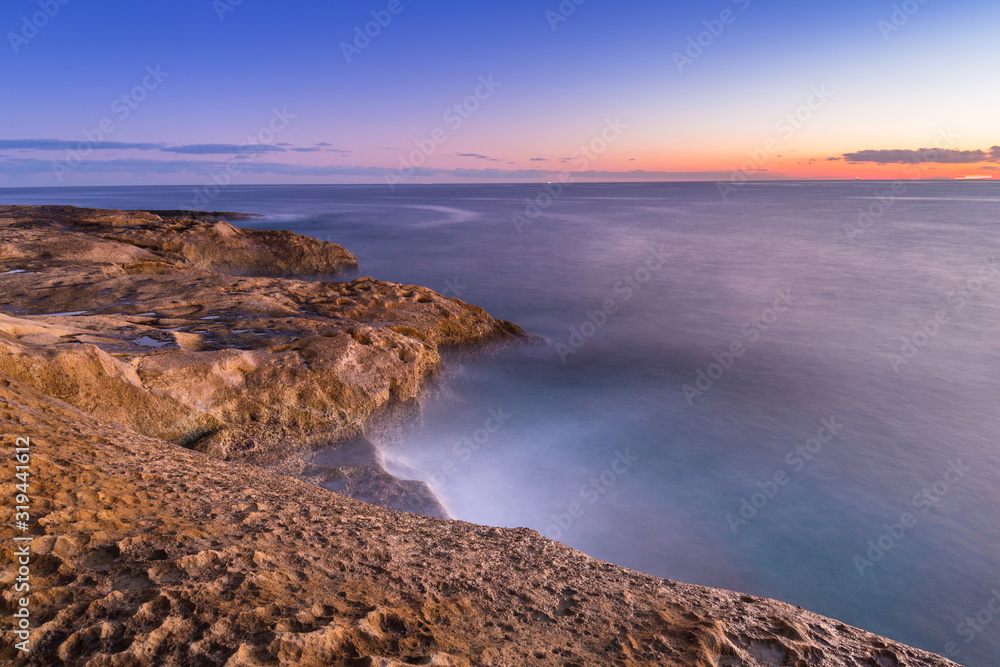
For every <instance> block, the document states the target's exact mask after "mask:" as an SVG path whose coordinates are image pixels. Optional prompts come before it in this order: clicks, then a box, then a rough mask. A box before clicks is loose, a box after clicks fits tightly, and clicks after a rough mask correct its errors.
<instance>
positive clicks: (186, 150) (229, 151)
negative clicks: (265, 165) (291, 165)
mask: <svg viewBox="0 0 1000 667" xmlns="http://www.w3.org/2000/svg"><path fill="white" fill-rule="evenodd" d="M251 149H252V150H253V151H255V152H257V153H284V152H285V150H286V149H284V148H282V147H281V146H272V145H270V144H253V145H252V146H251V145H242V146H240V145H237V144H191V145H188V146H168V147H166V148H163V149H161V150H163V152H165V153H183V154H185V155H237V154H239V153H243V152H247V151H248V150H251ZM292 150H299V149H297V148H293V149H292Z"/></svg>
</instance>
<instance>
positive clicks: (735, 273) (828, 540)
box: [0, 181, 1000, 667]
mask: <svg viewBox="0 0 1000 667" xmlns="http://www.w3.org/2000/svg"><path fill="white" fill-rule="evenodd" d="M892 187H893V184H892V183H889V182H856V183H753V184H747V185H745V186H743V187H741V188H739V189H738V190H737V191H736V192H733V193H731V194H730V195H729V197H728V201H724V200H723V199H722V198H721V197H720V196H719V193H718V191H717V189H716V187H715V185H714V184H710V183H706V184H692V183H687V184H680V183H677V184H670V183H666V184H593V185H585V184H575V185H568V186H564V188H563V189H562V192H558V191H557V190H555V189H553V191H554V192H556V193H557V194H558V196H556V197H555V198H552V199H550V198H549V197H548V196H547V194H546V189H545V187H544V185H543V184H537V185H421V186H418V185H408V186H400V187H397V189H396V190H395V192H393V191H390V190H389V188H388V187H386V186H274V187H272V186H258V187H249V186H248V187H229V188H226V189H224V190H223V191H222V192H221V194H220V195H219V196H218V197H217V198H216V199H214V200H213V201H212V202H211V204H210V208H211V209H215V210H237V211H248V212H257V213H263V214H265V215H266V216H267V217H266V218H264V219H262V220H257V221H252V222H244V223H240V224H243V225H245V226H258V227H267V228H287V229H293V230H295V231H297V232H300V233H303V234H307V235H310V236H314V237H316V238H320V239H325V240H331V241H336V242H337V243H341V244H342V245H344V246H346V247H347V248H349V249H350V250H351V251H353V252H354V253H355V254H357V255H358V257H359V260H360V264H361V274H362V275H372V276H375V277H376V278H379V279H383V280H390V281H398V282H403V283H410V284H420V285H426V286H428V287H431V288H433V289H435V290H437V291H439V292H441V293H443V294H445V295H446V296H456V297H460V298H461V299H463V300H465V301H468V302H471V303H475V304H477V305H480V306H482V307H484V308H486V309H487V310H488V311H489V312H490V313H491V314H492V315H494V316H495V317H498V318H502V319H507V320H510V321H512V322H515V323H517V324H519V325H520V326H522V327H523V328H524V329H526V330H528V331H529V332H531V333H534V334H538V335H541V336H544V337H546V338H548V339H549V340H550V341H551V344H550V345H548V346H533V347H525V348H518V349H511V350H507V351H505V352H503V353H501V354H499V355H498V356H494V357H486V358H479V359H475V360H467V361H464V362H461V363H455V364H453V365H452V366H451V367H450V369H449V371H448V373H446V374H445V375H444V376H443V382H442V383H441V385H440V386H439V387H437V388H436V389H435V390H434V391H433V392H432V393H431V394H430V396H429V398H428V400H427V402H426V406H425V413H424V418H423V423H422V425H421V426H420V427H418V428H417V429H416V430H415V431H413V432H410V433H407V434H406V435H405V437H404V438H403V441H402V442H400V443H398V444H396V445H395V446H394V447H393V449H392V451H391V452H389V456H390V459H391V466H392V470H393V471H394V472H397V473H399V474H401V475H406V476H410V477H412V478H419V479H424V480H426V481H428V482H429V483H431V484H432V486H433V487H434V490H435V492H436V493H437V494H438V495H439V497H440V498H441V500H442V502H443V503H444V504H445V506H446V507H447V508H448V510H449V511H450V513H451V514H452V516H454V517H456V518H459V519H463V520H467V521H473V522H477V523H485V524H491V525H499V526H527V527H530V528H533V529H536V530H538V531H540V532H542V533H543V534H545V535H548V536H549V537H553V538H555V539H558V540H560V541H562V542H565V543H566V544H568V545H571V546H573V547H576V548H579V549H581V550H583V551H585V552H586V553H588V554H591V555H593V556H595V557H598V558H601V559H605V560H609V561H611V562H614V563H617V564H620V565H624V566H627V567H630V568H634V569H637V570H641V571H644V572H648V573H651V574H655V575H659V576H663V577H668V578H671V579H677V580H682V581H686V582H690V583H698V584H706V585H711V586H718V587H724V588H730V589H736V590H740V591H744V592H749V593H753V594H756V595H761V596H767V597H773V598H777V599H780V600H784V601H787V602H790V603H792V604H795V605H801V606H803V607H805V608H807V609H810V610H813V611H816V612H819V613H822V614H825V615H829V616H833V617H835V618H838V619H840V620H842V621H844V622H846V623H849V624H852V625H857V626H860V627H863V628H865V629H867V630H871V631H874V632H877V633H880V634H884V635H887V636H889V637H891V638H893V639H897V640H900V641H903V642H906V643H910V644H913V645H916V646H919V647H921V648H925V649H929V650H932V651H935V652H938V653H942V654H947V655H949V657H952V658H953V659H955V660H956V661H957V662H960V663H962V664H966V665H969V666H977V667H978V666H983V667H986V666H989V665H995V664H997V662H996V656H998V655H1000V614H994V613H993V612H992V611H990V610H989V609H990V605H992V607H993V608H994V609H997V608H1000V518H998V517H1000V512H998V507H997V505H998V502H997V501H998V498H1000V448H998V435H1000V404H998V401H1000V373H998V370H1000V344H998V339H1000V336H998V334H1000V263H998V261H997V259H996V254H997V252H998V245H1000V242H998V235H997V232H998V224H1000V184H996V183H989V182H951V181H922V182H906V183H905V184H896V186H895V187H896V192H895V193H893V192H892V189H891V188H892ZM192 196H193V189H192V188H180V187H177V188H170V187H148V188H65V189H45V190H28V189H21V190H18V189H4V190H0V201H2V202H3V203H49V202H58V203H67V204H76V205H84V206H99V207H110V208H177V207H180V206H182V204H183V202H190V201H191V199H192ZM526 199H530V200H532V201H536V202H540V203H541V204H543V206H541V207H539V208H538V209H537V210H536V209H532V208H530V207H529V206H528V203H527V202H526ZM862 212H868V213H870V214H871V217H867V218H866V217H861V218H860V220H859V214H860V213H862ZM512 216H514V218H515V219H514V220H512ZM516 216H521V217H520V218H517V217H516ZM970 621H971V623H970ZM956 651H960V652H959V653H956Z"/></svg>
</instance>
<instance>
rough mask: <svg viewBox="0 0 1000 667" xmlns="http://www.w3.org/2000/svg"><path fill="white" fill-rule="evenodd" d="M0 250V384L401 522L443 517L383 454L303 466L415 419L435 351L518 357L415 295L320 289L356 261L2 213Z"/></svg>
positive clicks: (185, 227) (490, 325) (60, 215)
mask: <svg viewBox="0 0 1000 667" xmlns="http://www.w3.org/2000/svg"><path fill="white" fill-rule="evenodd" d="M0 235H2V239H3V242H2V245H0V290H2V294H3V296H2V301H0V313H2V314H0V332H2V334H0V374H4V375H7V376H8V377H10V378H12V379H16V380H20V381H22V382H25V383H27V384H28V385H30V386H32V387H34V388H35V389H37V390H39V391H42V392H44V393H46V394H48V395H50V396H53V397H54V398H58V399H61V400H64V401H66V402H68V403H70V404H71V405H73V406H75V407H77V408H80V409H81V410H84V411H86V412H88V413H90V414H92V415H94V416H95V417H99V418H101V419H108V420H112V421H115V422H117V423H119V424H122V425H123V426H126V427H128V428H131V429H133V430H135V431H137V432H139V433H142V434H144V435H149V436H152V437H156V438H162V439H164V440H167V441H169V442H172V443H175V444H178V445H181V446H184V447H188V448H191V449H196V450H198V451H200V452H203V453H206V454H209V455H211V456H214V457H217V458H221V459H226V460H239V461H248V462H253V463H256V464H258V465H262V466H268V467H275V468H279V469H280V470H282V471H283V472H287V473H292V474H296V475H298V476H300V477H303V478H307V479H310V480H313V481H314V482H316V483H318V484H324V485H329V486H330V487H331V488H336V489H337V490H338V491H340V492H341V493H345V494H348V495H352V496H353V497H357V498H360V499H363V500H366V501H371V502H378V503H379V504H382V505H385V506H388V507H393V508H396V509H404V510H408V511H421V512H424V513H426V514H430V515H435V516H444V510H443V509H442V508H441V507H440V505H439V504H438V502H437V501H436V500H435V499H434V497H433V495H432V494H431V493H430V492H429V490H428V489H427V488H426V486H425V485H423V484H422V483H419V482H406V481H400V480H396V479H395V478H393V477H391V476H390V475H388V474H386V473H385V472H384V471H383V470H382V469H381V467H380V465H379V460H378V455H377V452H375V453H373V455H372V457H370V459H369V460H363V461H350V460H343V461H342V460H341V459H343V458H344V457H338V456H336V452H332V454H333V455H331V453H330V452H327V456H326V458H325V463H324V464H317V463H316V462H315V460H314V457H313V453H314V452H316V451H317V450H323V449H329V448H331V447H334V446H336V445H340V444H346V443H352V442H357V441H359V440H360V439H363V438H365V437H366V436H370V435H371V434H370V433H369V432H370V431H371V429H372V428H373V427H374V426H378V428H379V430H380V432H381V433H383V434H384V433H385V432H386V427H387V425H389V424H391V423H392V422H393V421H394V420H395V421H399V420H401V419H402V418H405V417H407V416H411V415H412V414H413V412H414V405H415V402H416V401H417V399H418V397H419V395H420V392H421V389H422V388H423V387H424V385H425V384H426V383H427V382H428V380H429V379H430V378H431V377H432V376H433V375H434V373H435V372H436V371H437V370H438V369H439V367H440V366H441V352H442V351H444V350H448V349H459V348H463V347H469V346H483V345H486V344H499V343H502V342H505V341H515V340H519V339H521V340H525V339H527V337H526V336H525V334H524V332H522V331H521V330H520V329H519V328H518V327H516V326H514V325H513V324H510V323H508V322H503V321H499V320H495V319H493V318H492V317H490V316H489V315H488V314H487V313H486V312H485V311H484V310H482V309H481V308H477V307H476V306H471V305H469V304H466V303H463V302H461V301H458V300H457V299H448V298H445V297H443V296H441V295H439V294H436V293H435V292H433V291H431V290H429V289H425V288H422V287H414V286H407V285H398V284H391V283H385V282H381V281H378V280H374V279H372V278H367V277H365V278H357V279H355V280H352V281H350V282H331V281H329V280H319V279H318V278H329V277H330V276H332V275H335V274H338V273H341V272H343V271H350V270H356V269H357V259H356V258H355V257H354V255H352V254H351V253H350V252H348V251H347V250H345V249H344V248H342V247H341V246H339V245H336V244H334V243H325V242H322V241H317V240H315V239H311V238H307V237H304V236H299V235H297V234H293V233H291V232H275V231H258V230H248V229H237V228H236V227H233V226H232V225H230V224H228V223H226V222H223V221H220V220H217V219H210V220H200V219H192V218H190V217H182V216H181V215H180V214H179V213H176V212H163V214H162V215H157V214H154V213H149V212H136V211H131V212H126V211H100V210H91V209H78V208H73V207H22V206H13V207H0ZM268 272H269V273H271V274H272V275H270V276H262V275H261V274H263V273H268ZM287 276H299V277H300V278H301V277H311V278H313V280H300V279H292V278H289V277H287Z"/></svg>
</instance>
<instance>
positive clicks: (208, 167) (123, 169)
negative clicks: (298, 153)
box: [0, 158, 780, 182]
mask: <svg viewBox="0 0 1000 667" xmlns="http://www.w3.org/2000/svg"><path fill="white" fill-rule="evenodd" d="M225 168H226V162H220V161H214V160H137V159H119V160H86V161H84V162H82V163H81V164H80V165H79V166H78V167H77V169H76V171H77V172H81V173H111V174H115V173H126V174H175V175H186V176H188V175H197V176H205V175H210V174H212V173H214V172H218V171H220V170H223V169H225ZM51 171H52V163H51V162H50V161H49V160H40V159H35V158H2V159H0V174H7V175H11V176H26V175H31V174H46V173H51ZM386 171H387V170H386V169H385V168H384V167H362V166H335V165H321V166H309V165H296V164H285V163H280V162H249V161H248V162H247V164H246V165H245V166H244V167H243V168H242V172H243V173H246V174H268V175H279V176H303V177H304V176H311V177H337V176H367V177H374V178H375V179H378V180H379V181H381V180H382V179H383V178H384V177H385V173H386ZM560 173H563V172H560V171H559V170H556V169H551V170H549V169H500V168H491V169H434V168H429V167H423V168H419V169H415V170H414V177H416V178H428V179H430V178H440V177H446V178H455V179H463V180H464V179H470V180H472V179H477V180H517V181H529V182H530V181H541V180H549V179H551V178H552V177H554V176H556V175H558V174H560ZM571 173H572V174H573V176H574V177H575V178H584V179H587V178H589V179H602V178H603V179H610V180H637V181H643V180H717V179H720V178H724V177H726V176H728V174H729V172H721V171H700V172H673V171H644V170H632V171H596V170H594V171H573V172H571ZM772 176H774V177H778V176H780V175H778V174H774V175H772Z"/></svg>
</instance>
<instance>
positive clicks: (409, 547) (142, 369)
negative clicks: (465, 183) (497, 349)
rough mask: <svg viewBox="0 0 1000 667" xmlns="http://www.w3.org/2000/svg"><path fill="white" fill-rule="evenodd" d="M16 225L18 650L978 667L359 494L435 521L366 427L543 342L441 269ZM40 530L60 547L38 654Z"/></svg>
mask: <svg viewBox="0 0 1000 667" xmlns="http://www.w3.org/2000/svg"><path fill="white" fill-rule="evenodd" d="M0 243H2V245H0V295H2V296H0V418H2V421H3V424H4V436H3V447H4V448H5V449H4V452H5V456H7V457H8V458H9V457H11V456H12V455H13V447H14V439H15V438H18V437H24V438H30V451H31V464H30V467H31V475H32V476H31V481H30V492H29V495H30V497H31V510H30V513H31V521H30V527H29V528H28V529H27V531H26V532H25V533H19V532H17V530H16V529H15V528H14V527H13V526H12V523H13V506H12V504H11V503H10V501H9V500H5V501H4V502H3V503H0V515H2V519H3V526H2V527H0V543H2V544H3V545H4V548H3V549H2V550H0V662H2V663H3V664H5V665H6V664H11V665H32V666H34V665H38V666H45V667H49V666H51V665H88V666H90V667H103V666H122V667H125V666H133V665H178V666H180V665H184V666H187V665H199V666H200V665H229V666H232V667H236V666H244V665H245V666H259V665H279V664H280V665H316V666H319V665H333V666H337V667H340V666H344V667H348V666H350V667H354V666H359V665H371V666H375V665H377V666H380V667H390V666H391V667H402V666H405V665H452V666H464V665H469V666H471V665H496V666H505V667H506V666H520V665H552V666H558V667H572V666H583V665H586V666H590V665H595V666H597V665H620V666H626V665H627V666H632V665H636V666H637V665H678V666H680V665H684V666H691V665H694V666H703V667H717V666H727V667H732V666H737V665H740V666H775V667H777V666H778V665H793V666H796V667H801V666H804V665H818V666H821V667H822V666H834V665H836V666H847V665H852V666H858V665H865V666H869V665H870V666H872V667H884V666H890V665H891V666H909V665H928V666H945V665H953V663H951V662H949V661H947V660H944V659H943V658H939V657H937V656H934V655H931V654H929V653H925V652H922V651H918V650H916V649H912V648H908V647H905V646H902V645H899V644H897V643H894V642H891V641H889V640H885V639H882V638H879V637H877V636H875V635H872V634H869V633H866V632H863V631H861V630H857V629H855V628H851V627H848V626H845V625H843V624H841V623H838V622H836V621H833V620H830V619H827V618H823V617H821V616H818V615H815V614H812V613H810V612H807V611H803V610H801V609H797V608H794V607H791V606H789V605H786V604H783V603H779V602H775V601H772V600H766V599H760V598H755V597H751V596H747V595H741V594H739V593H733V592H728V591H722V590H717V589H710V588H703V587H698V586H690V585H685V584H679V583H675V582H671V581H667V580H663V579H658V578H656V577H652V576H648V575H643V574H639V573H637V572H632V571H629V570H625V569H623V568H620V567H617V566H613V565H610V564H608V563H602V562H600V561H597V560H594V559H592V558H589V557H587V556H585V555H584V554H581V553H579V552H577V551H574V550H572V549H569V548H568V547H565V546H563V545H560V544H558V543H556V542H553V541H551V540H548V539H545V538H543V537H542V536H540V535H539V534H538V533H536V532H534V531H530V530H526V529H517V530H510V529H498V528H487V527H483V526H474V525H470V524H466V523H462V522H458V521H444V520H439V519H434V518H428V517H426V516H419V515H417V514H406V513H402V512H398V511H393V510H390V509H384V508H382V507H377V506H374V505H371V504H366V503H362V502H359V501H357V500H353V499H351V498H348V497H345V496H344V495H342V494H343V493H347V492H353V493H354V495H358V496H362V497H363V496H364V495H365V494H369V495H372V496H373V498H372V499H373V500H378V501H381V502H383V504H386V505H390V506H401V507H406V508H407V509H418V510H422V511H425V513H431V514H433V513H434V508H433V506H432V505H433V502H434V501H433V499H432V497H431V498H428V497H427V496H426V493H427V491H426V489H425V488H420V487H419V485H417V486H414V485H412V484H411V485H409V486H407V485H406V484H405V483H402V482H399V481H398V480H392V479H391V478H390V479H389V480H386V479H384V478H383V477H381V476H382V475H385V473H384V471H381V470H379V468H378V467H377V456H375V454H373V450H372V448H371V446H370V444H369V443H367V442H366V440H365V438H364V436H365V435H366V433H367V432H368V431H369V429H370V427H371V425H372V424H374V423H380V422H381V421H382V420H385V419H389V418H392V417H394V416H396V415H398V414H400V413H402V414H405V413H406V412H407V410H410V409H412V407H413V403H414V401H415V400H416V398H417V397H418V396H419V394H420V391H421V389H422V387H423V386H424V385H425V383H426V382H427V381H428V379H429V378H430V377H431V376H432V375H433V373H434V372H435V371H436V369H438V368H439V367H440V364H441V353H442V351H444V350H447V349H451V348H460V347H463V346H482V345H492V344H499V343H503V342H505V341H517V340H525V339H526V337H525V336H524V334H523V332H521V331H520V330H519V329H518V328H517V327H515V326H514V325H512V324H510V323H507V322H502V321H498V320H494V319H493V318H491V317H490V316H489V315H487V314H486V313H485V312H484V311H482V310H481V309H479V308H476V307H474V306H471V305H468V304H465V303H462V302H460V301H457V300H453V299H446V298H444V297H441V296H440V295H437V294H435V293H434V292H431V291H429V290H426V289H423V288H419V287H412V286H403V285H395V284H389V283H384V282H380V281H377V280H374V279H372V278H360V279H357V280H353V281H351V282H332V281H316V280H313V281H306V280H300V279H294V278H288V277H276V276H275V275H274V274H280V275H281V276H298V277H299V278H302V277H306V276H313V277H315V276H330V275H332V274H334V273H336V272H338V271H343V270H345V269H348V270H349V269H351V268H353V266H354V260H353V256H351V255H350V253H347V251H345V250H344V249H343V248H340V247H339V246H336V245H333V244H323V243H320V242H318V241H313V240H308V239H303V238H302V237H298V236H296V235H293V234H289V233H270V232H268V233H263V232H253V231H248V230H240V229H237V228H235V227H231V226H230V225H228V224H226V223H223V222H221V221H219V220H218V219H208V220H206V219H201V218H199V219H193V218H191V217H189V216H183V215H180V214H177V213H167V212H163V213H162V214H152V213H134V212H132V213H130V212H116V211H90V210H81V209H71V208H54V207H40V208H26V207H0ZM269 248H271V250H270V251H269V250H268V249H269ZM269 257H270V258H271V259H268V258H269ZM265 272H268V273H271V274H272V275H270V276H262V275H261V274H262V273H265ZM338 443H341V444H342V447H341V449H339V450H337V449H331V448H330V445H333V444H338ZM317 452H323V453H322V454H318V453H317ZM7 470H8V471H10V470H11V467H10V466H8V467H7ZM281 473H287V474H281ZM385 477H388V475H385ZM14 482H15V480H14V478H13V476H12V474H10V473H9V472H8V474H6V475H5V476H4V477H3V478H0V497H2V498H6V499H10V498H12V497H13V495H14ZM394 482H397V483H399V484H400V486H394V485H393V483H394ZM323 487H325V488H323ZM331 490H332V491H331ZM333 491H336V493H335V492H333ZM15 535H28V536H30V537H32V538H33V541H32V542H31V550H32V556H31V564H30V568H31V579H30V585H31V591H30V595H31V604H30V610H31V619H32V627H33V631H32V639H31V643H30V652H29V653H26V654H24V653H21V652H20V651H18V650H17V649H16V648H15V642H16V641H17V640H16V639H15V637H14V635H12V633H11V632H10V631H9V629H8V628H9V620H10V619H12V618H13V613H14V611H15V609H16V608H17V604H18V601H17V599H18V597H19V594H17V593H15V592H14V588H13V587H14V582H15V580H16V579H15V578H16V576H17V573H16V570H15V568H14V567H13V563H14V559H13V557H12V550H11V549H10V548H8V547H7V545H9V544H11V543H12V538H13V537H14V536H15ZM681 547H682V545H679V548H681Z"/></svg>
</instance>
